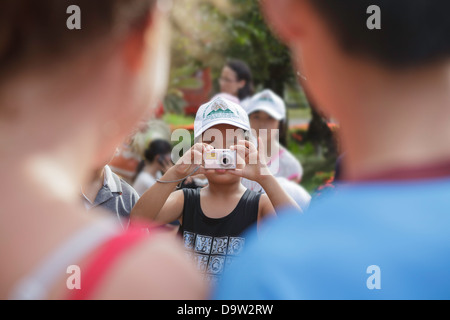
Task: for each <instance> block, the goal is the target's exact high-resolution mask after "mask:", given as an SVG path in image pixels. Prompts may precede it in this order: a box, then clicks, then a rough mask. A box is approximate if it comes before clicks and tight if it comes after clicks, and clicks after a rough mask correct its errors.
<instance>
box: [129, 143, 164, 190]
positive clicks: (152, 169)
mask: <svg viewBox="0 0 450 320" xmlns="http://www.w3.org/2000/svg"><path fill="white" fill-rule="evenodd" d="M171 152H172V145H171V144H170V143H169V142H168V141H166V140H162V139H156V140H154V141H152V142H150V144H149V146H148V148H147V149H146V150H145V152H144V160H142V161H141V163H140V164H139V166H138V169H137V175H136V179H135V181H134V183H133V187H134V189H135V190H136V191H137V193H138V194H139V195H140V196H142V195H143V194H144V192H145V191H147V190H148V189H149V188H150V187H151V186H152V185H153V184H155V183H156V179H159V178H161V177H162V175H163V174H164V173H165V172H166V171H167V170H168V169H169V168H170V167H171V166H172V165H173V164H172V160H171Z"/></svg>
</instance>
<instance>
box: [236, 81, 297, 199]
mask: <svg viewBox="0 0 450 320" xmlns="http://www.w3.org/2000/svg"><path fill="white" fill-rule="evenodd" d="M246 111H247V113H248V115H249V119H250V125H251V127H252V130H254V133H255V134H256V136H257V137H260V138H261V139H262V142H263V143H264V144H265V146H266V149H267V164H268V166H269V168H270V170H271V172H272V173H273V174H274V175H275V177H283V178H286V179H287V180H289V181H293V182H295V183H300V181H301V178H302V175H303V167H302V165H301V164H300V162H299V161H298V160H297V159H296V158H295V157H294V156H293V155H292V154H291V153H290V152H289V150H287V149H286V148H285V147H284V146H282V145H281V144H280V135H281V134H283V135H285V134H286V131H285V130H283V129H282V128H283V127H284V121H285V120H286V105H285V103H284V101H283V99H281V97H279V96H278V95H276V94H275V93H274V92H273V91H271V90H268V89H267V90H263V91H262V92H259V93H258V94H256V95H255V96H253V97H252V99H251V100H250V101H249V103H248V107H247V109H246ZM280 129H281V130H280ZM243 184H244V185H245V186H246V187H247V188H249V189H251V190H254V191H257V192H260V191H263V190H262V188H261V186H259V185H257V184H256V183H254V182H251V181H248V180H245V179H244V180H243Z"/></svg>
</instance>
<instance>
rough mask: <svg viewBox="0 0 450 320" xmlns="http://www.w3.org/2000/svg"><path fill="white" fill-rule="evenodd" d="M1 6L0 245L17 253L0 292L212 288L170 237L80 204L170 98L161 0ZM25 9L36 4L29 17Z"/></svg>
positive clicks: (46, 294) (13, 295)
mask: <svg viewBox="0 0 450 320" xmlns="http://www.w3.org/2000/svg"><path fill="white" fill-rule="evenodd" d="M69 5H77V6H78V7H79V8H80V9H81V12H82V19H81V24H82V25H81V27H82V28H81V30H69V29H68V28H67V27H66V20H67V19H68V18H69V15H68V14H67V13H66V10H67V8H68V7H69ZM0 6H1V8H0V29H1V30H2V31H3V32H2V33H1V34H0V37H1V38H0V44H1V45H0V81H1V84H0V114H1V117H0V137H1V146H2V148H1V150H2V157H1V160H0V161H1V163H0V165H1V167H2V170H3V171H2V173H1V176H2V179H3V182H4V183H6V184H7V185H8V188H6V189H4V190H3V191H2V195H1V202H2V210H1V214H0V226H1V227H0V234H1V241H0V252H1V254H2V256H4V257H8V259H7V261H6V262H4V263H2V268H1V272H0V283H1V285H0V298H1V299H6V298H9V299H152V298H153V299H195V298H202V297H204V294H205V289H204V287H203V282H202V281H201V279H200V278H199V276H198V274H197V272H196V271H195V267H193V266H191V265H190V264H189V262H188V261H187V260H185V259H183V254H180V252H182V249H181V248H180V246H179V244H178V243H177V242H176V241H175V239H173V236H170V235H166V234H164V233H163V232H162V231H161V232H160V231H156V230H154V229H153V228H152V230H151V231H150V234H148V233H147V232H143V231H142V228H141V227H137V228H130V229H128V231H123V230H122V229H121V227H120V225H119V224H118V223H117V221H116V219H117V218H115V217H111V216H110V215H108V214H107V213H105V216H102V215H92V214H89V213H87V212H86V210H84V208H83V205H82V204H81V201H80V185H85V184H86V183H87V181H88V179H89V178H90V177H89V176H90V174H91V173H92V170H94V169H95V168H98V167H99V166H101V165H102V162H103V161H104V159H105V158H106V157H107V156H109V155H111V153H112V152H113V151H114V149H115V148H116V146H117V145H118V144H119V143H120V142H121V141H122V140H123V139H124V138H125V137H126V136H127V134H128V133H129V132H130V131H131V130H132V128H133V127H134V126H135V125H136V124H137V123H138V122H139V119H140V118H141V116H142V115H143V114H144V113H145V112H146V110H147V109H148V106H151V105H155V104H156V102H157V101H158V100H159V99H160V98H161V97H162V95H163V92H164V89H165V88H164V85H163V84H164V83H165V81H164V79H166V77H167V67H168V61H167V60H168V59H167V57H168V52H167V51H168V50H167V49H168V40H169V37H168V32H167V31H168V30H167V26H166V19H167V17H166V12H167V9H168V8H167V7H164V2H163V1H153V0H127V1H125V0H96V1H90V0H73V1H62V0H41V1H32V0H24V1H6V2H2V4H1V5H0ZM24 13H31V14H28V15H26V18H27V20H26V21H25V20H24ZM74 266H75V267H78V268H79V270H80V271H81V274H80V273H78V277H81V279H79V280H78V281H77V280H76V276H77V274H76V271H75V273H74V274H73V275H74V276H75V278H74V279H72V280H71V279H69V278H68V277H69V276H71V274H70V273H68V272H69V271H70V270H76V268H73V267H74ZM70 272H72V271H70ZM69 280H71V281H74V283H72V284H74V286H72V285H68V283H69ZM79 281H81V283H80V282H79ZM77 282H78V285H77Z"/></svg>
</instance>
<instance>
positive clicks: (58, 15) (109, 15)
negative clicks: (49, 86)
mask: <svg viewBox="0 0 450 320" xmlns="http://www.w3.org/2000/svg"><path fill="white" fill-rule="evenodd" d="M155 3H156V0H38V1H36V0H5V1H1V2H0V80H5V75H6V74H10V73H14V72H16V71H17V69H20V68H26V67H29V66H44V67H47V65H50V63H55V62H61V60H63V59H62V58H65V56H66V55H67V54H68V53H72V54H75V53H76V52H79V51H81V50H90V48H91V47H92V46H90V45H91V44H94V43H99V42H101V41H103V42H106V43H108V41H109V40H111V39H113V38H114V37H119V36H120V35H122V34H125V33H126V32H127V31H129V30H131V29H132V28H136V27H139V26H141V25H143V23H144V22H145V21H146V20H147V19H148V15H149V13H150V11H151V10H153V8H154V6H155ZM71 5H77V6H78V7H79V8H80V10H81V30H69V29H68V28H67V25H66V23H67V19H68V18H69V17H70V16H71V14H68V13H67V12H66V11H67V9H68V7H69V6H71ZM74 51H75V52H74Z"/></svg>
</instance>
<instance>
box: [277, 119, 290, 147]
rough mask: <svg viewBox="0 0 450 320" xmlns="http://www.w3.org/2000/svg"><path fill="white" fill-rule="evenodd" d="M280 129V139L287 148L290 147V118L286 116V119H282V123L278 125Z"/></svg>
mask: <svg viewBox="0 0 450 320" xmlns="http://www.w3.org/2000/svg"><path fill="white" fill-rule="evenodd" d="M278 130H279V141H280V144H281V145H282V146H283V147H285V148H287V147H288V143H289V141H288V133H289V119H288V118H287V117H286V118H285V119H284V120H281V121H280V125H279V126H278Z"/></svg>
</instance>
